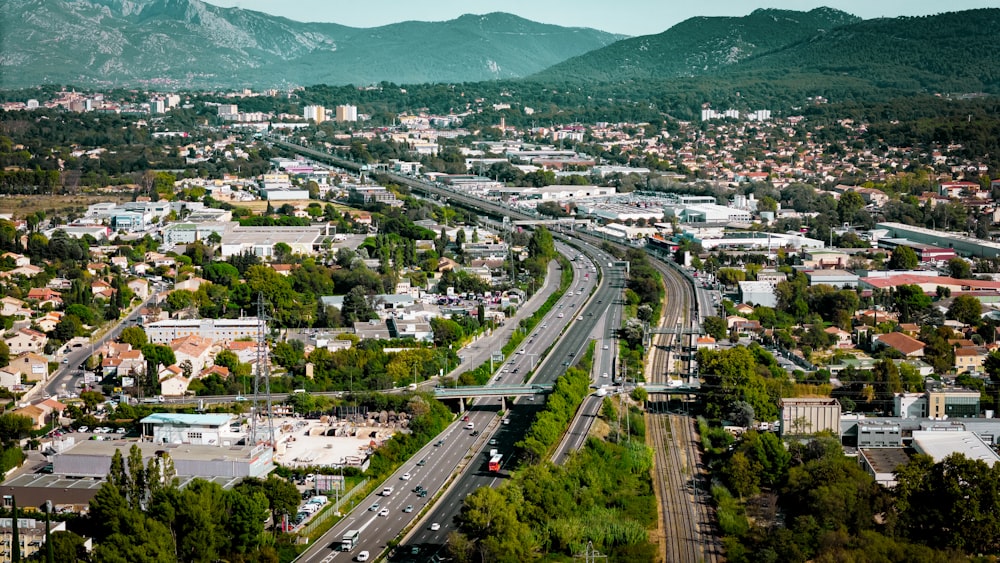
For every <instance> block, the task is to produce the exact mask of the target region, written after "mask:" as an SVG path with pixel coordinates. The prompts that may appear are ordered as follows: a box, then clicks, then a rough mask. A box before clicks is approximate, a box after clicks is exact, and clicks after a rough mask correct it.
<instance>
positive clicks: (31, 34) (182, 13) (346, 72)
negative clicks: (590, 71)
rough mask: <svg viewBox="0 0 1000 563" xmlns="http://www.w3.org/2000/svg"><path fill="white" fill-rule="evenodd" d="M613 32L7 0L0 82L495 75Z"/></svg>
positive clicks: (513, 72) (181, 83)
mask: <svg viewBox="0 0 1000 563" xmlns="http://www.w3.org/2000/svg"><path fill="white" fill-rule="evenodd" d="M620 38H621V36H619V35H614V34H610V33H605V32H603V31H598V30H593V29H585V28H566V27H559V26H555V25H546V24H540V23H536V22H532V21H529V20H525V19H522V18H519V17H516V16H512V15H509V14H503V13H494V14H487V15H483V16H475V15H466V16H462V17H459V18H457V19H455V20H451V21H447V22H432V23H427V22H401V23H396V24H392V25H386V26H382V27H377V28H370V29H358V28H351V27H346V26H342V25H337V24H332V23H301V22H296V21H292V20H289V19H286V18H280V17H275V16H270V15H268V14H264V13H261V12H254V11H250V10H242V9H239V8H222V7H218V6H214V5H210V4H206V3H204V2H201V1H200V0H73V1H65V0H6V1H4V2H0V87H6V88H10V87H20V86H30V85H37V84H45V83H64V84H65V83H72V84H77V85H99V86H115V85H117V86H128V85H138V84H155V85H160V86H166V87H171V86H173V87H178V88H179V87H202V88H204V87H209V88H211V87H227V88H232V87H242V86H246V87H265V86H281V85H285V86H287V85H306V84H320V83H328V84H350V83H353V84H368V83H373V82H378V81H383V80H387V81H393V82H400V83H420V82H466V81H475V80H492V79H498V78H516V77H521V76H525V75H528V74H531V73H534V72H537V71H539V70H541V69H544V68H546V67H548V66H551V65H553V64H555V63H557V62H560V61H562V60H565V59H567V58H569V57H572V56H576V55H579V54H581V53H585V52H587V51H590V50H592V49H596V48H599V47H603V46H605V45H607V44H609V43H612V42H614V41H616V40H618V39H620Z"/></svg>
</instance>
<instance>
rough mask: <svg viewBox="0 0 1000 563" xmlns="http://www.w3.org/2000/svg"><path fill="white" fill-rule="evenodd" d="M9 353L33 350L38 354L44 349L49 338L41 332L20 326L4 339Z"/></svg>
mask: <svg viewBox="0 0 1000 563" xmlns="http://www.w3.org/2000/svg"><path fill="white" fill-rule="evenodd" d="M4 341H5V342H6V343H7V348H8V349H9V350H10V353H11V354H22V353H24V352H34V353H36V354H39V353H41V352H42V350H44V349H45V344H46V343H47V342H48V341H49V338H48V337H47V336H45V335H44V334H43V333H41V332H38V331H37V330H34V329H30V328H22V329H21V330H19V331H17V332H15V333H14V334H13V335H12V336H9V337H8V338H6V339H5V340H4Z"/></svg>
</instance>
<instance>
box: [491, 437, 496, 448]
mask: <svg viewBox="0 0 1000 563" xmlns="http://www.w3.org/2000/svg"><path fill="white" fill-rule="evenodd" d="M490 445H491V446H495V445H497V441H496V439H495V438H490Z"/></svg>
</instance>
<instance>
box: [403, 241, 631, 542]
mask: <svg viewBox="0 0 1000 563" xmlns="http://www.w3.org/2000/svg"><path fill="white" fill-rule="evenodd" d="M585 249H586V251H587V253H588V254H590V255H591V256H593V257H594V259H595V261H596V262H597V264H595V265H594V269H601V270H603V274H604V275H603V276H602V278H601V283H600V285H599V286H598V287H597V289H596V291H594V292H593V294H592V295H590V297H589V299H588V301H587V303H586V305H584V306H582V309H581V305H579V304H578V303H577V304H576V306H575V307H570V309H571V310H574V311H576V320H574V321H572V322H571V323H570V326H569V329H568V330H567V331H566V334H565V335H564V336H563V338H561V339H560V340H559V341H558V343H557V344H555V346H553V347H552V352H551V353H550V354H549V355H548V357H546V359H545V361H544V362H543V363H542V365H541V366H540V367H539V368H538V369H537V373H536V376H535V377H534V378H532V380H531V382H532V383H551V382H553V381H555V380H556V379H557V378H558V377H559V376H560V375H562V373H563V372H565V370H566V368H567V367H568V366H569V365H572V364H574V363H576V360H577V359H578V358H579V356H580V354H582V353H583V352H584V351H586V348H587V345H588V343H589V342H590V340H591V338H592V336H591V335H592V333H593V332H594V329H595V328H596V327H597V326H598V323H599V321H602V320H603V319H604V318H605V314H606V312H607V311H608V308H609V307H611V305H612V302H613V301H614V298H615V296H616V295H617V293H618V292H619V291H620V289H619V287H617V286H619V285H620V282H619V283H616V284H612V283H611V280H613V279H615V275H614V274H610V273H609V270H608V269H607V268H606V267H604V268H600V267H599V266H600V265H605V266H606V264H607V263H609V262H610V261H611V258H610V257H609V256H608V255H607V254H606V253H605V252H603V251H601V250H599V249H596V248H593V247H590V246H589V245H587V246H585ZM589 263H590V262H589V261H588V262H586V263H585V264H589ZM575 268H576V270H577V272H578V274H577V277H578V278H579V272H580V271H581V270H586V271H590V266H587V265H583V266H582V267H581V266H580V265H577V266H575ZM584 273H586V272H584ZM593 277H594V273H593V272H592V273H591V275H590V278H593ZM580 283H581V282H578V281H575V282H574V287H577V288H579V284H580ZM591 283H592V281H591ZM583 287H584V291H585V294H586V291H587V287H588V286H587V285H586V284H584V285H583ZM574 298H576V300H577V301H579V296H578V295H577V296H574V297H566V298H564V301H566V300H573V299H574ZM559 310H560V309H559V308H558V307H557V308H556V309H555V311H559ZM601 324H602V325H603V324H604V323H603V322H602V323H601ZM544 336H545V332H544V329H543V330H542V331H540V333H539V336H538V337H536V339H537V338H542V337H544ZM554 336H555V335H551V336H549V337H548V338H547V339H546V340H548V341H549V342H551V340H552V338H554ZM609 349H610V346H609ZM501 381H502V380H501ZM538 403H539V401H534V402H532V401H528V400H525V399H519V400H518V401H517V402H516V403H514V404H513V405H512V406H511V414H510V416H511V418H512V419H513V420H512V422H511V424H510V425H503V426H501V427H500V431H499V432H497V433H496V434H495V435H494V437H493V438H494V439H495V440H496V445H495V446H491V447H496V448H497V449H498V450H499V451H500V452H501V453H502V454H504V456H505V463H506V464H507V465H506V467H511V466H516V464H517V462H518V460H517V459H516V458H514V457H513V456H511V453H513V451H514V447H513V445H514V443H516V442H517V441H518V440H520V439H521V438H522V437H523V436H524V433H525V431H526V430H527V428H528V426H529V425H530V422H531V421H532V420H533V419H534V414H535V413H536V412H537V410H538V408H539V405H538ZM515 422H516V423H517V424H515ZM487 462H488V460H487V457H486V456H485V455H480V456H479V459H478V461H476V460H474V462H473V465H472V466H470V468H469V470H468V471H466V472H465V473H464V474H462V476H461V477H460V478H459V479H458V480H457V481H456V482H455V484H454V485H453V486H452V487H451V488H450V489H449V490H448V492H447V494H446V495H445V496H444V498H443V502H442V503H440V504H439V505H435V506H434V508H433V509H432V510H431V512H430V515H429V517H428V518H426V519H425V520H424V522H437V523H438V524H439V525H440V526H441V529H442V530H444V529H446V528H449V527H450V528H452V529H454V518H455V516H457V515H458V513H459V511H460V509H461V506H462V500H464V499H465V497H466V496H468V495H469V494H471V493H472V492H473V491H475V490H476V489H478V488H480V487H485V486H494V485H496V484H497V483H499V482H500V481H501V480H502V479H503V478H504V477H505V475H506V471H501V472H500V475H496V474H493V473H491V472H489V471H488V468H487ZM510 464H514V465H510ZM444 544H445V538H444V537H442V536H440V535H439V534H437V533H433V532H432V531H431V530H430V529H429V527H428V526H425V525H421V526H418V527H417V528H416V529H415V530H414V532H413V533H412V534H410V535H409V536H408V537H407V538H406V540H405V542H404V543H403V545H402V547H401V549H400V550H399V552H398V557H396V560H406V559H407V558H408V557H409V555H408V554H409V553H410V551H411V550H412V548H413V547H418V548H419V549H420V551H421V552H422V553H437V552H439V551H441V549H442V548H443V547H444Z"/></svg>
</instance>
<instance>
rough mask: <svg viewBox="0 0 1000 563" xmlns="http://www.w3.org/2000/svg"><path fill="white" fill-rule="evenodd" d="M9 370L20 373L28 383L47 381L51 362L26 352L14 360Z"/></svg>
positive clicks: (8, 367)
mask: <svg viewBox="0 0 1000 563" xmlns="http://www.w3.org/2000/svg"><path fill="white" fill-rule="evenodd" d="M7 369H8V370H16V371H18V372H20V373H21V375H23V376H24V378H25V379H26V380H27V381H45V380H46V379H48V378H49V361H48V360H47V359H45V358H44V357H43V356H39V355H38V354H34V353H31V352H24V353H22V354H19V355H18V356H17V357H15V358H13V359H12V360H11V361H10V365H8V366H7Z"/></svg>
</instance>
